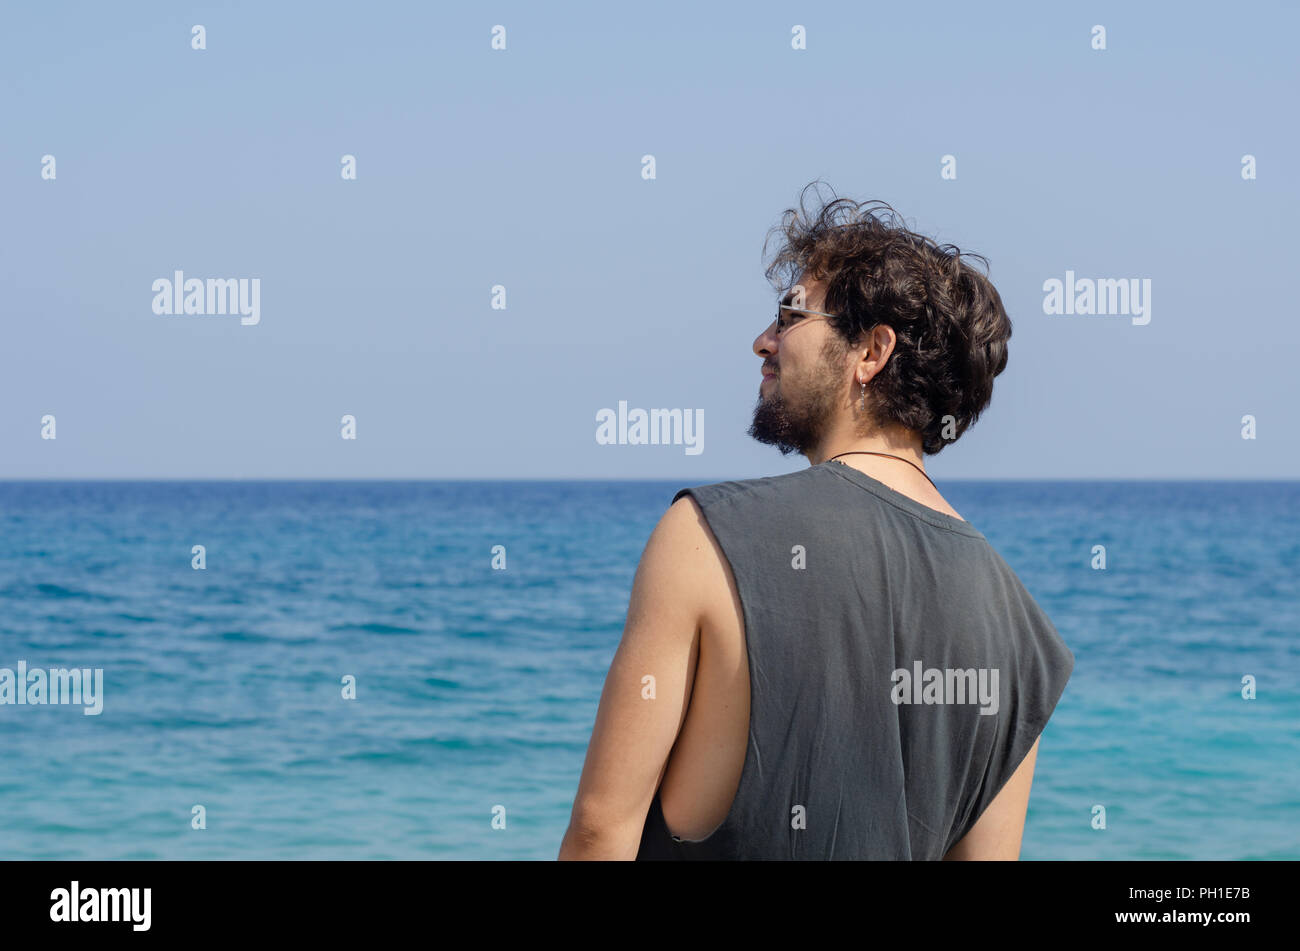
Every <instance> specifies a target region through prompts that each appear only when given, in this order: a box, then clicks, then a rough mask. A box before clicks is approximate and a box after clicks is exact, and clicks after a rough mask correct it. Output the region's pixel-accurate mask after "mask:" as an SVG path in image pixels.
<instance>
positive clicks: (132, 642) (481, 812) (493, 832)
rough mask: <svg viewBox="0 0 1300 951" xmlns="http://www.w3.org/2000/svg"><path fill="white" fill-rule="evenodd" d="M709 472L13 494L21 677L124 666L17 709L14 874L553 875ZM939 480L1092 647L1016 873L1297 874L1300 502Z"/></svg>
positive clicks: (1203, 487)
mask: <svg viewBox="0 0 1300 951" xmlns="http://www.w3.org/2000/svg"><path fill="white" fill-rule="evenodd" d="M716 481H722V480H721V479H719V480H716ZM689 484H693V483H689V482H659V481H608V482H590V481H587V482H584V481H565V482H526V481H523V482H369V481H358V482H275V481H268V482H242V481H241V482H53V481H52V482H42V483H35V482H2V483H0V669H5V668H7V669H9V670H13V671H17V669H18V665H19V664H20V663H22V664H25V666H26V667H27V669H28V670H33V669H37V668H43V669H50V668H85V669H89V670H95V669H99V670H102V672H103V673H102V688H101V690H100V692H99V695H98V699H97V702H98V703H100V704H102V706H101V709H100V712H99V713H98V714H92V715H87V713H86V712H85V711H86V709H88V707H87V706H86V704H85V702H84V701H85V698H83V704H82V705H81V706H77V705H54V704H26V705H18V704H0V858H3V859H538V860H550V859H554V858H555V857H556V854H557V852H558V850H559V847H560V842H561V839H562V837H563V835H564V831H565V828H566V825H567V822H568V818H569V813H570V809H571V807H572V804H573V797H574V793H575V791H576V789H577V784H578V779H579V776H580V774H581V771H582V765H583V758H584V755H585V752H586V748H587V742H588V740H589V739H590V735H591V728H592V724H593V721H594V718H595V714H596V709H597V703H598V701H599V698H600V692H601V686H602V684H603V681H604V677H605V674H606V672H607V670H608V667H609V662H610V659H611V658H612V656H613V653H614V650H615V648H616V647H617V645H618V641H619V638H620V636H621V634H622V629H623V622H624V620H625V617H626V610H627V599H628V595H629V592H630V590H631V584H632V578H633V575H634V572H635V570H636V566H637V562H638V559H639V558H640V555H641V552H642V549H643V548H644V546H645V543H646V540H647V538H648V536H649V533H650V531H651V529H652V528H653V527H654V525H655V523H656V521H657V520H658V519H659V517H660V516H661V515H662V514H663V512H664V511H665V509H666V508H667V506H668V504H669V502H670V500H671V499H672V496H673V493H674V492H675V491H676V490H677V489H679V488H682V487H683V486H684V485H689ZM694 484H698V483H694ZM942 491H943V493H944V495H945V497H946V498H947V499H948V501H949V502H950V503H951V504H952V505H953V507H954V508H955V509H956V510H957V511H959V512H961V513H962V516H963V517H964V518H965V519H967V520H968V521H969V522H971V523H972V524H973V525H974V526H975V527H976V528H977V529H979V530H980V531H981V532H982V533H983V534H984V535H985V537H986V538H988V540H989V541H990V542H991V543H992V544H993V545H994V547H995V548H996V549H997V550H998V551H999V552H1000V553H1001V555H1002V556H1003V558H1004V559H1006V561H1007V562H1008V563H1009V564H1010V565H1011V567H1012V568H1013V569H1014V570H1015V571H1016V573H1017V574H1018V575H1019V576H1020V578H1021V580H1022V581H1023V582H1024V584H1025V586H1026V588H1027V589H1028V590H1029V591H1030V593H1031V594H1032V595H1033V596H1034V598H1035V599H1036V600H1037V601H1038V603H1039V604H1040V605H1041V606H1042V607H1043V608H1044V610H1046V612H1047V614H1048V615H1049V616H1050V617H1051V618H1052V620H1053V622H1054V624H1055V625H1056V627H1057V629H1058V631H1059V632H1060V633H1061V636H1062V637H1063V638H1064V640H1065V642H1066V643H1067V644H1068V645H1069V647H1070V649H1071V650H1072V651H1073V653H1074V655H1075V668H1074V673H1073V676H1072V677H1071V680H1070V682H1069V685H1068V686H1067V687H1066V691H1065V695H1064V696H1063V697H1062V699H1061V702H1060V703H1059V705H1058V706H1057V709H1056V713H1055V715H1054V716H1053V718H1052V720H1051V722H1050V723H1049V724H1048V727H1047V729H1046V731H1045V732H1044V734H1043V737H1042V741H1041V743H1040V751H1039V754H1038V762H1037V769H1036V771H1035V778H1034V783H1033V790H1032V795H1031V798H1030V802H1029V812H1028V816H1027V819H1026V823H1025V833H1024V840H1023V847H1022V851H1021V857H1022V858H1024V859H1297V858H1300V483H1294V482H1291V483H1266V482H973V481H972V482H960V481H944V482H943V483H942ZM200 546H201V547H200ZM1098 546H1101V547H1100V548H1099V547H1098ZM1101 555H1104V559H1105V562H1104V567H1101V562H1100V556H1101ZM869 794H870V791H869V790H863V795H869Z"/></svg>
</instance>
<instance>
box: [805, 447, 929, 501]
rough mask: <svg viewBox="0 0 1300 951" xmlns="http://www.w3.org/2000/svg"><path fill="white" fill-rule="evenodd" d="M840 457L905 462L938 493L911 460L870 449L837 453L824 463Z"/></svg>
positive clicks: (923, 472) (927, 477) (926, 476)
mask: <svg viewBox="0 0 1300 951" xmlns="http://www.w3.org/2000/svg"><path fill="white" fill-rule="evenodd" d="M840 456H886V457H887V458H890V459H897V460H898V461H899V462H906V463H907V464H908V465H909V466H911V467H912V468H913V469H915V470H916V471H917V472H919V473H921V475H923V476H925V481H926V482H928V483H930V485H933V486H934V490H935V491H936V492H938V491H939V487H938V486H937V485H934V480H933V479H931V478H930V477H929V476H928V475H925V470H924V469H922V468H921V467H920V466H918V465H917V464H916V463H915V462H913V461H912V460H910V459H904V458H903V457H902V456H896V455H894V454H893V453H891V452H872V451H871V450H870V449H850V450H849V451H848V452H841V453H837V454H835V455H833V456H831V457H830V459H827V460H826V461H827V462H831V461H833V460H835V459H838V458H839V457H840ZM840 465H842V466H843V465H848V463H845V462H841V463H840Z"/></svg>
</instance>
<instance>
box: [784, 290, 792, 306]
mask: <svg viewBox="0 0 1300 951" xmlns="http://www.w3.org/2000/svg"><path fill="white" fill-rule="evenodd" d="M793 302H794V291H786V292H785V296H784V297H782V298H781V304H782V305H783V306H785V307H789V306H790V305H791V303H793Z"/></svg>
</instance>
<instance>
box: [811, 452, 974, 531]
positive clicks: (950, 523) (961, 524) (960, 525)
mask: <svg viewBox="0 0 1300 951" xmlns="http://www.w3.org/2000/svg"><path fill="white" fill-rule="evenodd" d="M813 468H815V469H821V468H825V469H826V470H827V471H829V472H833V473H835V474H836V475H838V476H840V477H841V478H844V479H847V480H848V481H849V482H852V483H853V484H854V485H857V486H860V487H861V488H863V489H866V490H867V491H868V492H870V493H871V494H872V495H875V496H877V497H879V498H880V499H883V500H884V501H886V502H888V503H889V504H890V505H893V506H894V507H896V508H900V509H902V510H903V511H905V512H907V513H909V514H911V515H915V516H916V517H917V518H919V519H921V521H923V522H928V523H929V524H931V525H935V526H938V527H939V528H946V529H948V530H949V531H952V532H956V533H957V534H959V535H970V536H972V537H974V538H983V537H984V535H983V533H982V532H980V531H979V530H978V529H977V528H975V526H973V525H972V524H971V523H970V522H968V521H966V520H965V519H960V518H954V517H953V516H951V515H949V514H947V513H946V512H940V511H939V510H938V509H932V508H930V506H928V505H922V504H921V503H920V502H918V501H916V500H915V499H913V498H911V497H909V496H906V495H904V494H903V493H902V492H899V491H898V490H897V489H891V488H890V487H889V486H887V485H885V483H883V482H881V481H880V480H879V479H873V478H871V476H869V475H867V474H866V473H865V472H863V471H862V470H861V469H855V468H854V467H853V466H850V465H847V464H845V463H843V462H840V461H838V460H836V459H827V460H826V461H825V462H820V463H818V464H817V465H816V466H814V467H813Z"/></svg>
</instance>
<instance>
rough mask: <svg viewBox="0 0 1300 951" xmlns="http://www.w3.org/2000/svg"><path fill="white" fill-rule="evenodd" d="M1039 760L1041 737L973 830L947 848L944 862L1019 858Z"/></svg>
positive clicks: (1014, 859) (1035, 741)
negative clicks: (1030, 794)
mask: <svg viewBox="0 0 1300 951" xmlns="http://www.w3.org/2000/svg"><path fill="white" fill-rule="evenodd" d="M1037 759H1038V740H1034V745H1033V746H1031V747H1030V748H1029V752H1028V753H1026V754H1025V758H1024V759H1023V760H1021V761H1020V765H1019V766H1017V767H1016V771H1015V772H1014V773H1012V774H1011V778H1010V779H1009V780H1007V783H1006V785H1005V786H1003V787H1002V789H1001V790H999V792H998V794H997V795H996V796H994V797H993V801H992V802H991V803H989V807H988V808H987V809H985V810H984V814H983V815H981V816H980V817H979V819H978V820H977V821H976V823H975V825H973V826H972V827H971V830H970V831H969V832H967V833H966V835H965V836H964V837H963V838H962V840H961V841H960V842H958V843H957V844H956V845H954V846H953V847H952V848H951V849H949V850H948V854H947V855H945V856H944V857H943V858H944V861H946V862H947V861H971V860H989V859H1001V860H1005V861H1011V862H1014V861H1016V860H1017V859H1019V858H1020V839H1021V837H1022V836H1023V835H1024V831H1025V813H1026V811H1028V809H1029V787H1030V786H1032V785H1033V782H1034V762H1035V761H1036V760H1037Z"/></svg>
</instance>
